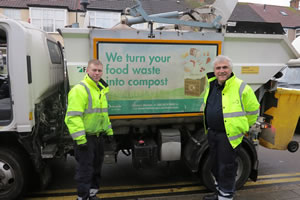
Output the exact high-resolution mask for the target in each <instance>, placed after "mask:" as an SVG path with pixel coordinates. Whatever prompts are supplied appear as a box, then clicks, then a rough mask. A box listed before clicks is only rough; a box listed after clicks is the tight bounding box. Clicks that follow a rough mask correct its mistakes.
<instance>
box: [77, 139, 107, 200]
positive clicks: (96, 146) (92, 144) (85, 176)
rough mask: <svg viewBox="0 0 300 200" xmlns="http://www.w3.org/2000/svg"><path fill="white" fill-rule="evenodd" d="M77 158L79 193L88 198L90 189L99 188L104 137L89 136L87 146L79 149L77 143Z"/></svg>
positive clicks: (83, 197)
mask: <svg viewBox="0 0 300 200" xmlns="http://www.w3.org/2000/svg"><path fill="white" fill-rule="evenodd" d="M75 159H76V161H77V166H76V174H75V180H76V182H77V193H78V196H79V197H81V198H82V199H84V200H85V199H88V198H89V196H90V189H96V190H98V189H99V186H100V178H101V169H102V164H103V159H104V147H103V138H101V137H96V136H87V148H86V149H85V150H82V149H79V148H78V146H77V145H75Z"/></svg>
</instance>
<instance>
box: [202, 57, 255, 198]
mask: <svg viewBox="0 0 300 200" xmlns="http://www.w3.org/2000/svg"><path fill="white" fill-rule="evenodd" d="M207 79H208V88H207V90H206V93H205V95H204V103H205V109H204V115H205V120H204V123H205V128H206V129H205V132H206V134H207V138H208V144H209V153H210V154H209V158H210V161H211V162H212V174H213V175H214V178H215V184H216V190H217V193H215V194H212V195H207V196H205V197H204V198H203V199H204V200H217V199H218V200H231V199H233V195H234V192H235V178H236V172H237V167H238V166H237V163H236V157H237V153H238V151H239V149H240V144H241V142H242V140H243V137H244V134H245V133H246V132H248V131H249V127H250V126H252V125H253V124H254V123H255V121H256V120H257V117H258V112H259V103H258V101H257V98H256V96H255V94H254V92H253V90H252V89H251V87H250V86H249V85H247V84H246V83H245V82H243V81H242V80H240V79H238V78H237V77H236V76H235V75H234V74H233V72H232V62H231V60H230V59H229V58H228V57H227V56H223V55H219V56H217V57H216V59H215V61H214V72H211V73H208V74H207Z"/></svg>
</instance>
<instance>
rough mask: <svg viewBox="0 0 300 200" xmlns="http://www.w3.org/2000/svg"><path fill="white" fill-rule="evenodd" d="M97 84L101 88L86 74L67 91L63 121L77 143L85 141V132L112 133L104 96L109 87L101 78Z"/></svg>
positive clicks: (92, 133) (94, 133)
mask: <svg viewBox="0 0 300 200" xmlns="http://www.w3.org/2000/svg"><path fill="white" fill-rule="evenodd" d="M98 84H99V86H100V87H102V89H101V90H100V89H99V87H98V86H97V85H96V83H95V82H94V81H93V80H92V79H91V78H90V77H89V76H88V75H86V76H85V77H84V79H83V81H81V82H80V83H79V84H77V85H75V86H74V87H73V88H72V89H71V91H70V92H69V95H68V109H67V114H66V117H65V123H66V125H67V127H68V129H69V132H70V134H71V136H72V138H73V140H76V142H77V144H84V143H86V134H90V135H98V134H99V133H100V132H106V134H107V135H113V130H112V127H111V123H110V119H109V116H108V103H107V97H106V95H107V93H108V92H109V87H108V85H107V84H106V83H105V82H104V81H103V80H102V79H101V80H100V82H98Z"/></svg>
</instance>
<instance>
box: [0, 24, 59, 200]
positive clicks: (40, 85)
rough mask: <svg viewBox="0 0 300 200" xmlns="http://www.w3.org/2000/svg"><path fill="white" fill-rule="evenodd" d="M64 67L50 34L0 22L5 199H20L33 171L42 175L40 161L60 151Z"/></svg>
mask: <svg viewBox="0 0 300 200" xmlns="http://www.w3.org/2000/svg"><path fill="white" fill-rule="evenodd" d="M63 64H64V61H63V54H62V51H61V47H60V46H59V44H58V43H57V42H56V41H55V40H54V39H52V38H51V37H50V36H49V35H47V34H46V33H45V32H43V31H41V30H39V29H37V28H35V27H33V26H31V25H30V24H27V23H23V22H17V21H15V20H11V19H6V18H0V174H1V176H0V183H1V184H0V185H1V186H0V199H15V198H17V197H18V196H20V194H21V193H22V192H23V190H24V189H25V187H26V185H27V184H26V183H27V181H28V180H29V179H30V178H31V176H33V174H30V173H29V172H30V171H34V172H37V173H43V171H44V168H43V162H41V160H42V159H43V157H49V156H50V157H51V155H50V154H51V153H53V152H54V151H55V149H57V146H56V142H57V139H55V141H54V140H53V138H54V137H56V138H57V134H61V133H63V131H62V130H61V129H62V125H63V109H62V104H63V96H62V94H63V93H62V92H63V91H62V89H63V81H64V75H65V74H64V67H63V66H64V65H63ZM54 146H55V147H54ZM50 147H51V148H50ZM49 152H50V153H49Z"/></svg>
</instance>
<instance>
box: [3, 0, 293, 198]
mask: <svg viewBox="0 0 300 200" xmlns="http://www.w3.org/2000/svg"><path fill="white" fill-rule="evenodd" d="M226 2H227V3H228V1H226ZM226 2H225V1H224V3H225V4H227V3H226ZM226 6H227V7H230V6H228V5H225V7H226ZM233 6H234V5H233ZM232 9H233V8H231V9H228V10H229V11H230V10H231V11H232ZM223 10H226V9H223ZM148 17H149V16H148ZM152 17H153V16H152ZM152 17H151V16H150V18H148V19H151V20H150V21H151V23H153V21H154V22H155V20H158V21H159V20H161V19H160V17H161V16H158V19H157V18H155V17H157V16H155V17H154V18H152ZM146 18H147V16H146ZM129 19H132V20H137V21H140V19H137V18H128V22H127V23H129V22H130V20H129ZM143 19H145V18H143ZM216 19H218V17H216ZM163 20H165V19H163ZM169 20H172V19H170V18H169ZM164 23H170V21H168V20H167V21H164ZM176 23H179V24H180V23H181V24H182V25H186V24H185V23H184V22H182V21H180V22H178V21H176ZM189 23H190V24H188V25H192V26H195V27H197V26H199V24H193V23H192V22H189ZM201 23H202V22H201ZM201 25H202V27H204V28H203V29H207V30H208V31H203V30H202V28H200V29H201V30H200V29H198V31H197V32H195V31H181V30H176V31H174V30H173V31H172V30H165V31H164V30H153V29H150V30H136V29H133V28H128V27H127V28H121V29H119V28H118V27H117V28H114V29H97V28H64V29H61V30H60V32H61V34H62V36H63V40H64V52H65V53H64V54H63V51H62V47H61V45H60V44H59V43H57V42H55V41H54V40H53V39H51V38H50V37H49V36H48V35H47V34H46V33H45V32H43V31H41V30H38V29H36V28H34V27H32V26H31V25H29V24H27V23H22V22H17V21H14V20H10V19H5V18H1V19H0V50H1V51H2V54H3V55H4V54H5V55H6V56H5V58H6V60H5V62H3V63H5V64H3V67H0V70H1V75H0V76H1V80H0V82H1V86H0V96H1V99H0V124H1V126H0V199H15V198H17V197H20V196H21V195H22V194H23V191H25V189H26V186H28V181H29V180H33V178H32V177H33V172H34V173H35V174H37V175H38V177H39V180H40V182H41V184H42V185H46V183H47V181H48V180H49V173H48V171H49V169H48V168H47V166H48V165H47V162H48V161H49V160H53V159H57V158H63V157H65V156H66V155H68V154H70V155H73V141H72V139H71V137H70V135H69V133H68V132H67V130H66V128H65V125H64V115H65V110H66V104H67V102H66V95H67V93H68V89H69V86H70V87H72V86H73V85H75V84H76V83H78V82H79V81H80V80H81V79H82V78H83V76H84V74H85V71H86V67H87V61H88V60H89V59H92V58H96V59H100V60H101V61H102V62H103V64H104V76H103V79H104V80H105V81H106V82H107V83H108V84H109V86H110V91H111V92H110V94H109V97H108V98H109V114H110V117H111V121H112V126H113V129H114V142H113V144H111V145H110V144H108V145H107V146H106V147H107V148H106V149H105V160H106V162H115V161H117V155H118V152H123V153H124V154H126V155H128V156H131V158H132V163H133V167H136V168H144V167H152V166H155V165H156V164H158V163H159V162H172V161H178V160H182V161H183V162H185V163H186V164H187V166H188V167H189V169H190V170H191V171H192V172H194V173H197V174H198V175H199V177H200V178H201V179H202V182H203V183H204V184H205V185H206V186H207V187H208V188H212V185H213V182H212V176H211V174H210V173H209V169H210V167H209V166H210V165H209V162H208V159H207V157H208V144H207V141H206V136H205V135H204V129H203V92H204V88H205V85H206V80H205V74H206V73H207V72H210V71H212V70H213V66H212V61H213V59H214V58H215V57H216V56H217V55H218V54H224V55H227V56H229V57H230V58H232V60H233V65H234V66H233V71H234V73H235V74H236V75H237V76H238V77H240V78H241V79H243V80H244V81H245V82H247V83H248V84H250V86H251V87H252V88H253V89H254V90H255V92H256V94H257V98H258V99H259V101H260V102H261V110H260V116H261V117H260V120H259V121H258V122H257V124H256V125H255V126H254V127H252V128H251V131H250V132H249V133H248V134H247V135H246V137H244V140H243V143H242V148H241V151H240V154H239V155H238V158H237V162H238V165H239V167H238V174H237V187H238V188H240V187H242V186H243V185H244V183H245V182H246V181H247V180H248V178H251V179H252V180H254V181H255V180H256V178H257V170H258V158H257V152H256V147H257V145H258V139H259V136H260V134H261V133H262V126H263V125H265V122H269V123H270V124H269V126H272V117H269V118H265V117H264V112H265V111H266V110H267V109H269V108H270V107H272V106H276V105H269V104H267V103H266V104H265V102H266V101H265V97H266V94H272V93H274V92H275V91H276V84H274V83H276V81H275V79H274V76H275V75H276V74H277V73H278V72H279V71H280V70H281V69H282V68H284V67H286V63H287V62H288V61H289V60H290V59H293V58H297V57H298V53H297V52H296V51H295V50H294V48H293V47H292V46H291V44H290V43H289V42H288V40H287V38H286V36H285V35H284V33H283V30H282V27H281V26H280V25H278V24H253V23H247V24H246V25H245V24H239V23H231V24H229V25H228V26H227V19H226V18H225V20H224V18H223V21H222V20H221V21H220V20H219V21H213V23H209V24H207V23H202V24H201ZM120 26H125V25H120ZM253 26H255V27H257V28H258V29H259V31H258V30H257V29H255V33H254V31H253V29H251V27H252V28H253ZM125 27H126V26H125ZM249 27H250V29H247V28H249ZM266 27H267V29H266ZM249 30H251V31H249ZM247 31H249V32H247ZM64 56H65V60H66V63H65V62H64ZM277 75H278V74H277ZM66 83H68V84H66ZM265 105H267V106H265ZM263 119H267V120H268V119H269V121H264V120H263ZM281 126H289V124H281ZM271 128H273V129H274V127H271ZM271 128H270V127H269V128H266V129H263V130H267V129H271ZM273 129H272V130H273ZM268 134H277V133H276V130H275V133H274V132H270V131H269V132H268V131H265V133H264V136H265V138H267V135H268ZM290 140H291V139H290ZM270 142H272V141H270ZM288 142H290V141H288ZM282 149H287V145H286V146H285V147H284V148H282Z"/></svg>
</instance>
